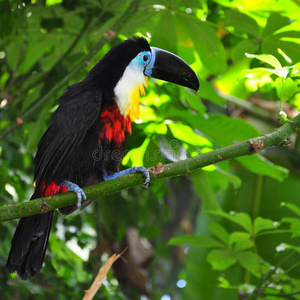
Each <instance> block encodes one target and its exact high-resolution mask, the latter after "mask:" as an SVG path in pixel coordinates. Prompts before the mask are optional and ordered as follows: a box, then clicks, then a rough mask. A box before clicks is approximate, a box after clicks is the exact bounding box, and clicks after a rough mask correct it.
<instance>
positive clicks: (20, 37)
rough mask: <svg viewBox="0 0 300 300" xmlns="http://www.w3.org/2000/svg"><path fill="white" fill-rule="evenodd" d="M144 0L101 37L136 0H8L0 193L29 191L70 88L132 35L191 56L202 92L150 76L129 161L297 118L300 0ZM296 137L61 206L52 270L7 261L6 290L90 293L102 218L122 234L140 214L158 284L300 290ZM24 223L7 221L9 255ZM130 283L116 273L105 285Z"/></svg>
mask: <svg viewBox="0 0 300 300" xmlns="http://www.w3.org/2000/svg"><path fill="white" fill-rule="evenodd" d="M135 2H136V3H137V4H136V6H135V11H134V12H133V13H132V14H131V15H130V16H129V17H128V18H126V20H123V23H122V26H121V30H120V31H119V32H117V35H116V37H115V38H113V39H112V40H111V41H110V42H109V43H107V44H105V45H104V47H102V48H101V49H100V51H97V50H98V48H97V43H98V42H99V40H100V38H101V37H102V36H103V35H109V34H112V32H111V31H110V30H111V29H112V28H113V27H114V24H115V23H116V22H117V21H118V19H119V18H120V17H121V15H122V14H123V13H124V11H125V10H126V9H127V7H128V6H129V5H130V4H131V3H132V1H129V0H128V1H127V0H123V1H112V0H111V1H110V0H102V1H100V0H99V1H98V0H88V1H86V0H75V1H74V0H73V1H72V0H44V1H38V0H31V1H29V0H24V1H13V0H10V1H1V2H0V24H1V26H0V28H1V30H0V96H1V98H0V136H2V139H1V140H0V201H1V205H6V204H12V203H15V202H17V201H24V200H28V199H29V198H30V196H31V192H32V174H33V164H32V162H33V157H34V154H35V151H36V145H37V143H38V141H39V139H40V137H41V136H42V134H43V132H44V131H45V130H46V128H47V126H48V124H49V119H50V116H51V113H52V112H53V111H54V110H55V108H56V102H55V101H56V99H57V98H58V97H59V95H60V94H61V93H62V92H63V89H64V88H65V87H66V86H67V85H70V84H73V83H75V82H77V81H80V80H82V79H83V78H84V77H85V75H86V74H87V72H88V70H89V69H90V68H91V67H92V66H93V65H94V64H95V63H96V62H97V61H98V60H99V59H100V58H101V57H102V56H103V55H104V54H105V53H106V52H107V51H108V50H109V49H110V48H111V47H113V46H114V45H116V44H117V43H119V42H120V41H121V40H123V39H125V38H126V37H130V36H132V35H135V34H139V35H144V36H146V37H148V38H149V41H150V43H151V45H152V46H157V47H160V48H164V49H166V50H169V51H172V52H174V53H176V54H178V55H179V56H180V57H182V58H183V59H184V60H186V61H187V62H188V63H189V64H190V65H191V66H192V67H193V69H194V70H195V71H196V73H197V75H198V76H199V79H200V91H199V92H198V93H197V94H195V93H193V92H191V91H189V90H187V89H185V88H182V87H178V86H175V85H173V84H169V83H163V82H160V81H155V82H154V81H150V80H149V90H148V92H147V95H146V96H145V97H143V98H142V104H141V116H140V120H137V121H136V122H135V123H134V125H133V135H132V136H130V137H129V138H128V142H127V152H126V155H125V158H124V161H123V164H124V168H125V167H128V166H132V165H141V164H142V165H144V166H146V167H150V166H153V165H155V164H156V163H158V162H163V163H165V162H170V161H178V160H182V159H185V158H188V157H191V156H194V155H197V154H199V153H204V152H207V151H210V150H213V149H215V148H217V147H223V146H227V145H230V144H232V143H234V142H237V141H241V140H245V139H249V138H253V137H256V136H259V135H260V134H266V133H268V132H270V131H272V130H273V129H274V128H275V127H277V126H278V125H279V121H278V111H279V110H282V111H284V113H283V112H281V114H280V115H281V116H285V117H284V118H281V121H286V120H287V118H289V117H292V116H293V115H295V114H296V113H297V112H298V110H299V109H300V96H299V69H300V68H299V61H300V43H299V40H300V21H299V16H300V2H299V1H298V0H249V1H244V0H189V1H181V0H165V1H163V0H158V1H151V0H140V1H135ZM93 53H95V55H91V54H93ZM246 53H248V54H246ZM87 58H91V59H89V60H88V59H87ZM82 62H85V64H84V67H82V68H80V71H76V70H78V69H77V68H76V67H78V66H80V65H82ZM74 70H75V71H74ZM70 74H71V75H70ZM65 79H67V82H66V84H65V86H63V87H62V88H60V89H59V91H53V87H55V86H57V85H58V84H59V83H60V82H61V81H62V80H65ZM45 95H46V97H45ZM16 121H17V122H18V124H20V123H22V124H21V125H20V126H17V127H16V126H13V124H14V123H15V122H16ZM4 134H5V136H4ZM291 141H292V144H291V146H290V147H289V148H274V149H269V150H266V151H264V152H263V153H262V154H259V155H255V156H251V157H243V158H238V159H235V160H233V161H231V162H222V163H219V164H218V165H214V166H209V167H206V168H204V169H203V170H199V171H195V172H193V173H192V174H190V176H188V177H182V178H174V179H170V180H168V181H165V182H155V183H153V185H152V187H151V189H149V190H145V189H142V188H136V189H133V190H128V191H123V192H122V193H120V194H118V195H113V196H111V197H107V198H102V199H98V200H97V201H95V202H94V203H93V204H92V205H90V206H89V207H88V208H86V209H85V210H84V211H81V212H75V213H74V214H72V215H70V216H67V217H62V216H61V215H59V214H58V213H57V214H56V217H55V220H54V222H53V228H52V234H51V238H50V242H49V251H48V252H47V255H46V259H45V265H44V267H43V269H42V273H41V274H40V275H39V276H37V277H36V278H34V279H33V280H30V281H26V282H23V281H21V280H19V279H18V278H16V276H15V275H12V276H11V275H7V274H6V273H5V272H4V271H2V272H0V291H1V293H2V297H3V298H5V299H41V298H42V299H68V298H69V299H70V298H71V299H81V298H82V297H83V295H84V290H86V289H88V287H89V286H90V284H91V282H92V279H93V278H94V276H95V274H96V273H97V272H98V270H99V268H100V267H101V265H102V264H103V262H105V260H106V258H107V255H106V254H105V252H104V251H103V247H104V246H103V240H102V235H101V232H103V231H104V232H105V234H106V235H107V236H108V237H109V238H110V239H111V240H113V241H115V242H119V241H121V240H122V238H123V236H124V233H125V231H126V228H127V227H129V226H131V227H135V228H138V230H139V232H140V234H141V236H144V237H146V238H147V239H148V240H149V241H150V242H151V243H152V245H153V246H154V259H153V260H152V262H151V265H150V267H149V269H148V271H149V281H150V282H151V284H152V292H151V296H150V298H151V299H164V300H165V299H171V298H172V299H205V300H214V299H231V300H234V299H245V298H247V297H248V298H247V299H270V300H273V299H287V298H286V297H287V296H284V295H286V294H288V296H289V298H288V299H300V295H297V294H296V292H299V291H300V279H299V278H300V266H299V260H300V250H299V249H300V248H299V242H300V239H299V236H300V224H299V215H300V213H299V211H300V184H299V183H300V182H299V177H300V175H299V166H300V143H299V139H298V134H295V135H294V136H293V137H292V138H291ZM116 220H117V221H116ZM16 224H17V220H15V221H13V222H5V223H2V224H1V247H0V267H1V270H3V269H4V266H5V261H6V258H7V255H8V252H9V248H10V241H11V238H12V235H13V232H14V229H15V227H16ZM170 239H171V240H170ZM169 240H170V241H169ZM168 241H169V243H168ZM174 245H177V246H174ZM127 288H128V287H127ZM131 295H132V294H131ZM163 296H164V297H165V298H163ZM124 297H125V296H124V294H123V293H122V292H121V290H120V287H119V285H118V283H117V281H116V280H115V277H114V274H113V272H111V273H109V276H108V278H107V281H106V282H105V285H103V286H102V287H101V289H100V290H99V292H98V293H97V295H96V297H95V299H124ZM130 297H131V298H134V297H133V296H130ZM135 297H136V298H139V296H135ZM168 297H169V298H168Z"/></svg>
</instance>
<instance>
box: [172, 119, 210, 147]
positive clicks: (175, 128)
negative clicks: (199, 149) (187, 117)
mask: <svg viewBox="0 0 300 300" xmlns="http://www.w3.org/2000/svg"><path fill="white" fill-rule="evenodd" d="M168 127H169V128H170V130H171V132H172V134H173V136H174V137H175V138H177V139H179V140H181V141H183V142H186V143H189V144H191V145H195V146H207V147H212V143H211V142H210V141H209V140H208V139H207V138H205V137H203V136H201V135H199V134H197V133H196V132H195V131H194V130H193V129H192V128H191V127H190V126H188V125H184V124H179V123H171V124H168Z"/></svg>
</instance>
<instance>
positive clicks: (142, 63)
mask: <svg viewBox="0 0 300 300" xmlns="http://www.w3.org/2000/svg"><path fill="white" fill-rule="evenodd" d="M144 55H147V56H148V57H149V59H148V60H147V61H144V60H143V56H144ZM151 56H152V55H151V52H150V51H142V52H140V53H139V54H138V55H137V56H136V57H135V58H134V59H133V60H132V61H131V62H130V65H131V66H141V67H142V68H144V67H145V66H147V64H149V62H150V60H151Z"/></svg>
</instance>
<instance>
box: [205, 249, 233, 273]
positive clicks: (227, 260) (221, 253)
mask: <svg viewBox="0 0 300 300" xmlns="http://www.w3.org/2000/svg"><path fill="white" fill-rule="evenodd" d="M206 259H207V261H208V262H209V263H210V264H211V265H212V267H213V269H214V270H219V271H223V270H226V269H228V268H229V267H231V266H232V265H234V264H235V263H236V261H237V259H236V257H234V256H232V255H231V254H230V253H229V252H228V251H225V250H212V251H210V252H209V254H208V255H207V258H206Z"/></svg>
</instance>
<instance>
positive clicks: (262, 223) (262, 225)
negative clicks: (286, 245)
mask: <svg viewBox="0 0 300 300" xmlns="http://www.w3.org/2000/svg"><path fill="white" fill-rule="evenodd" d="M278 226H279V223H278V222H273V221H272V220H270V219H265V218H262V217H257V218H256V219H255V220H254V235H257V234H258V233H259V232H261V231H263V230H268V229H276V228H277V227H278Z"/></svg>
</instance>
